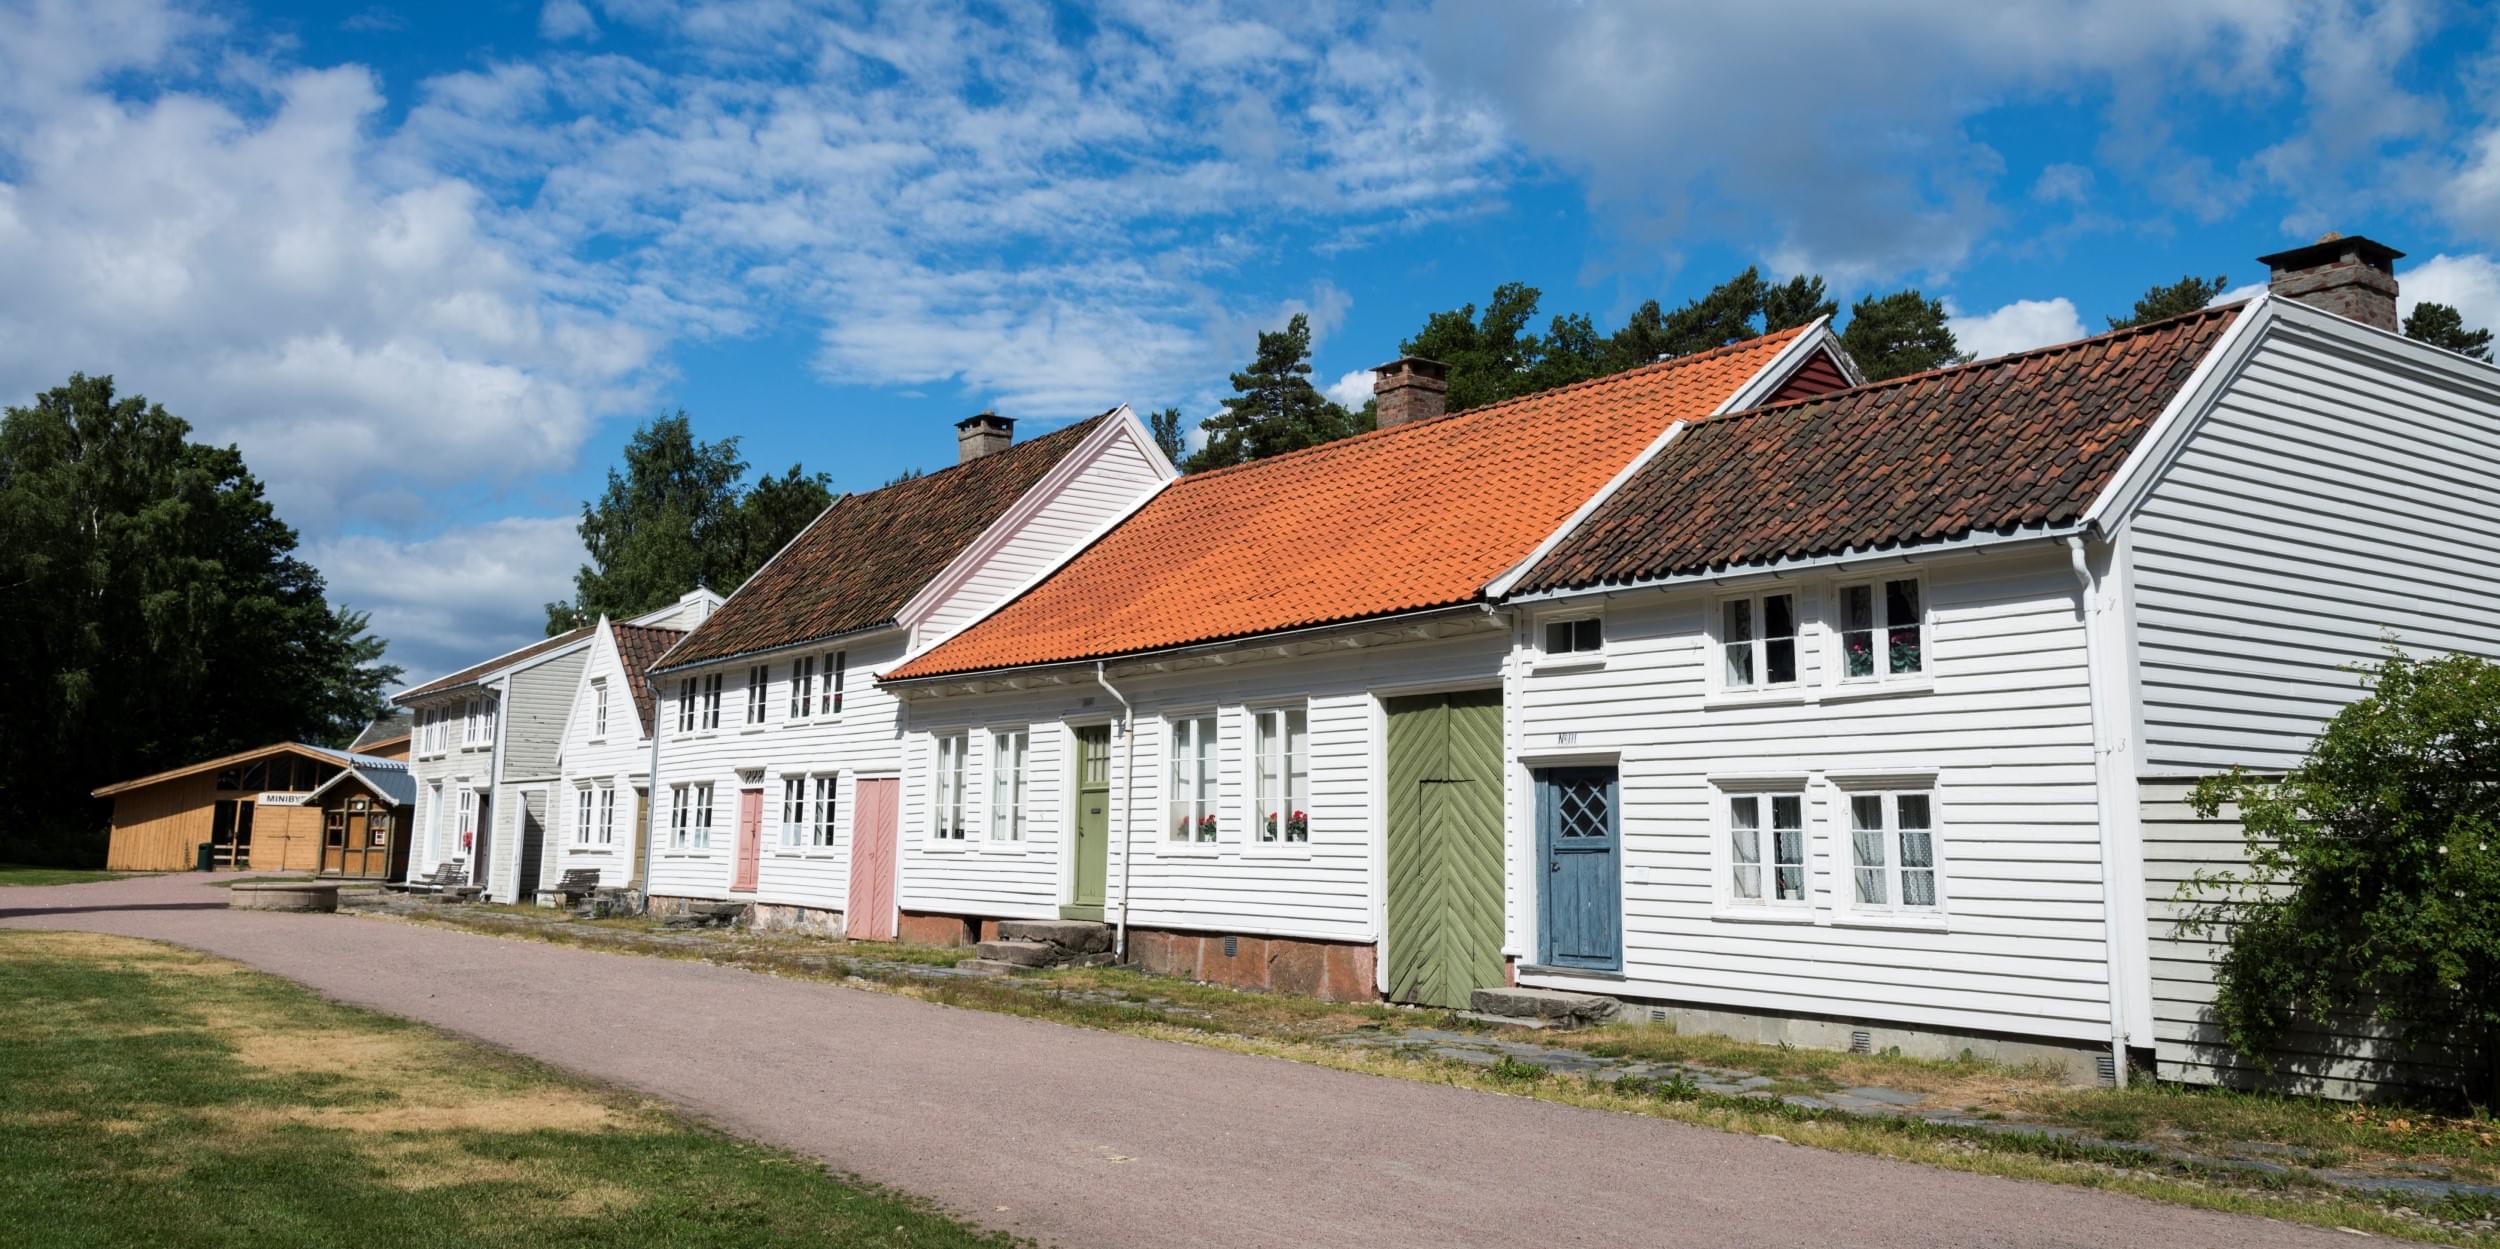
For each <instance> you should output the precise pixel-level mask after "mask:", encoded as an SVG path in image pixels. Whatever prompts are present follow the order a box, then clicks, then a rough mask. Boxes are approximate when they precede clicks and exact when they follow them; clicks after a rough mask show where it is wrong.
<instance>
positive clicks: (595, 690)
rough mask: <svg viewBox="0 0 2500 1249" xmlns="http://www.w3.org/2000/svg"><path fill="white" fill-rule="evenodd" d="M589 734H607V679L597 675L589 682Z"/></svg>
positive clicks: (604, 735) (596, 735) (594, 735)
mask: <svg viewBox="0 0 2500 1249" xmlns="http://www.w3.org/2000/svg"><path fill="white" fill-rule="evenodd" d="M590 735H591V736H592V737H594V738H598V737H606V736H607V735H608V679H607V678H606V677H599V678H597V679H595V680H593V681H592V682H591V683H590Z"/></svg>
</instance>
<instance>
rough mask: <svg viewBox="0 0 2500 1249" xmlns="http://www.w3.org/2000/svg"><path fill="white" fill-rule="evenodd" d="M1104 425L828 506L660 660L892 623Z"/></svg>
mask: <svg viewBox="0 0 2500 1249" xmlns="http://www.w3.org/2000/svg"><path fill="white" fill-rule="evenodd" d="M1108 419H1110V415H1109V414H1108V413H1106V414H1104V415H1102V416H1097V417H1094V418H1093V419H1091V420H1085V421H1079V422H1077V423H1076V424H1074V425H1070V426H1068V427H1067V428H1065V429H1061V430H1055V431H1053V432H1051V433H1048V434H1045V435H1043V436H1042V437H1039V438H1036V439H1033V440H1032V441H1030V442H1020V443H1017V444H1016V445H1014V446H1012V447H1009V448H1007V449H1006V450H1004V451H997V452H993V453H991V454H989V455H985V456H982V457H981V458H980V459H977V460H974V461H972V462H970V463H968V464H957V465H954V466H953V467H950V468H946V469H942V470H940V471H938V472H934V473H931V474H929V475H928V476H926V477H915V478H913V479H911V480H910V481H905V482H897V483H895V484H894V485H891V486H887V487H885V488H884V489H882V490H871V491H869V492H868V493H866V494H851V495H844V496H843V497H841V498H839V499H836V500H834V502H833V506H831V507H828V508H826V509H825V511H824V514H823V515H821V516H818V517H817V518H816V519H815V521H814V522H813V523H811V524H809V525H808V527H807V529H806V530H805V531H804V532H802V533H800V535H799V536H798V537H797V538H796V539H794V540H793V541H792V542H791V543H790V545H789V547H788V548H787V549H785V550H784V551H782V552H781V554H779V555H777V556H775V557H773V559H772V560H771V561H769V562H767V563H766V564H765V565H764V566H763V567H762V568H760V569H757V570H756V573H755V575H754V576H752V577H749V578H747V583H746V584H745V585H742V586H740V587H738V591H737V593H735V594H732V595H730V596H729V600H728V601H727V602H725V603H723V604H721V606H720V608H719V609H718V610H717V611H714V612H713V613H712V615H711V617H710V618H709V619H707V620H705V621H704V622H703V623H702V624H700V625H698V626H696V627H695V630H694V632H693V633H691V634H689V635H687V637H686V640H685V641H683V642H680V643H678V644H677V647H676V649H674V650H672V651H670V652H669V653H668V654H667V655H666V656H665V657H664V658H663V659H662V661H661V662H662V663H663V664H665V665H667V666H669V667H677V666H681V665H684V664H694V663H704V662H708V661H711V660H717V659H727V658H730V657H732V656H735V655H744V654H749V653H751V652H754V651H761V650H770V649H772V648H774V647H777V646H795V645H797V644H799V643H801V642H809V641H814V640H815V639H817V638H827V637H833V636H836V635H838V634H844V633H856V632H858V631H860V630H862V629H873V628H876V627H878V626H880V625H886V624H891V623H893V621H894V616H895V613H897V612H899V611H901V610H902V608H903V604H905V603H908V602H910V601H911V597H912V596H913V595H914V594H917V593H919V592H920V589H921V587H923V586H925V585H927V584H928V583H929V580H930V578H932V577H935V576H937V574H938V572H939V571H940V570H941V569H943V568H945V567H946V565H947V564H948V563H949V562H950V561H952V560H953V559H954V558H955V557H956V556H957V555H958V554H961V553H962V551H963V549H964V548H965V547H967V546H969V545H971V544H972V540H973V539H974V538H977V537H979V536H980V535H981V532H982V531H983V530H985V529H988V528H989V527H990V525H991V524H992V523H993V522H995V521H996V520H997V519H998V518H999V517H1000V516H1001V515H1003V514H1005V512H1006V511H1007V509H1008V508H1010V507H1012V506H1014V505H1015V502H1016V500H1018V499H1020V498H1023V497H1024V494H1025V492H1026V491H1028V490H1031V489H1032V488H1033V486H1034V484H1035V483H1037V482H1039V481H1040V480H1041V479H1042V478H1043V477H1044V476H1045V475H1047V474H1048V473H1049V472H1050V470H1051V469H1052V468H1054V467H1057V466H1058V464H1059V462H1060V461H1061V460H1063V459H1065V458H1067V455H1068V453H1069V452H1071V451H1074V450H1075V449H1076V447H1077V444H1079V443H1081V442H1083V441H1085V437H1086V435H1088V434H1090V433H1092V432H1093V431H1094V429H1095V428H1096V427H1097V426H1099V425H1100V424H1101V423H1102V422H1103V421H1105V420H1108Z"/></svg>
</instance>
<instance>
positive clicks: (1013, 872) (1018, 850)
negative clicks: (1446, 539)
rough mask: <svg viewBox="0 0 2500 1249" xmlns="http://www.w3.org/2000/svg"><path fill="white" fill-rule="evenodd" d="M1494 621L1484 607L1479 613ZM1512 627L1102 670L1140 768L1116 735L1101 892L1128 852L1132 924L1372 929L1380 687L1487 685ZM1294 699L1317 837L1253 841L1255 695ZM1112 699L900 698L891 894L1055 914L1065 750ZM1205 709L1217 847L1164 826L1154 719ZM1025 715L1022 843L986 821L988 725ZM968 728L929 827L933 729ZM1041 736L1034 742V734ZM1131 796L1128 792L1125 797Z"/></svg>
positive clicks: (1299, 933)
mask: <svg viewBox="0 0 2500 1249" xmlns="http://www.w3.org/2000/svg"><path fill="white" fill-rule="evenodd" d="M1487 624H1488V625H1489V622H1487ZM1508 647H1509V634H1508V632H1507V631H1503V630H1499V629H1494V628H1490V627H1484V628H1481V629H1480V630H1479V631H1476V632H1472V633H1469V634H1467V635H1465V636H1461V637H1452V638H1442V639H1432V640H1421V639H1418V640H1408V641H1396V642H1383V643H1380V644H1376V645H1370V646H1364V647H1360V648H1355V649H1347V650H1338V651H1332V652H1326V653H1321V654H1311V655H1302V656H1294V657H1289V658H1274V659H1247V660H1242V661H1240V662H1237V663H1233V664H1229V665H1226V666H1223V667H1209V668H1195V669H1189V670H1185V671H1181V672H1175V673H1164V674H1143V673H1137V672H1126V671H1123V669H1122V668H1121V667H1120V666H1119V665H1113V667H1112V669H1111V680H1112V683H1113V684H1114V685H1116V686H1118V687H1119V689H1120V692H1121V693H1122V694H1124V695H1126V696H1127V697H1128V698H1129V699H1130V700H1131V701H1132V702H1133V703H1134V705H1135V707H1136V740H1135V743H1134V746H1135V758H1136V772H1137V782H1136V785H1135V787H1134V789H1133V790H1132V789H1130V788H1129V787H1127V785H1126V783H1125V782H1126V779H1127V769H1128V758H1129V747H1130V743H1127V742H1124V741H1122V740H1120V739H1118V738H1117V737H1115V738H1114V739H1113V741H1112V746H1111V790H1112V793H1111V801H1112V812H1113V824H1114V830H1115V831H1114V833H1113V846H1112V853H1111V856H1110V866H1109V872H1108V875H1109V880H1108V885H1109V890H1108V893H1109V902H1108V905H1109V908H1110V911H1111V913H1114V914H1116V913H1117V912H1118V911H1119V909H1120V906H1121V901H1122V899H1121V877H1122V859H1123V856H1129V862H1128V867H1127V874H1128V877H1129V893H1128V898H1127V901H1128V920H1129V922H1130V923H1131V924H1132V925H1136V926H1141V927H1154V928H1175V929H1188V930H1198V931H1209V932H1238V933H1252V934H1264V935H1272V936H1285V937H1299V938H1308V939H1317V940H1332V941H1366V942H1367V941H1374V940H1377V939H1378V925H1377V923H1376V921H1375V904H1374V899H1375V896H1376V885H1377V878H1376V874H1375V872H1374V870H1373V854H1374V847H1375V845H1376V838H1377V833H1378V828H1379V809H1378V805H1377V801H1376V798H1377V795H1376V792H1375V787H1374V784H1373V779H1372V778H1373V775H1374V770H1375V767H1376V763H1375V758H1376V752H1377V750H1378V749H1379V739H1378V731H1377V728H1376V725H1377V723H1378V698H1379V696H1380V694H1381V692H1383V691H1392V692H1394V691H1395V690H1398V689H1400V688H1404V687H1412V686H1415V685H1419V684H1430V685H1448V686H1468V685H1473V686H1476V687H1491V686H1495V685H1497V684H1499V682H1500V680H1501V675H1502V671H1503V667H1504V664H1505V661H1506V656H1507V653H1508ZM1293 704H1299V705H1302V706H1304V707H1305V708H1306V712H1307V715H1308V717H1309V721H1308V723H1309V729H1310V741H1309V748H1310V756H1309V767H1310V791H1311V799H1310V807H1309V808H1308V811H1309V815H1310V824H1311V839H1310V842H1309V843H1308V844H1307V845H1303V846H1291V847H1265V846H1259V845H1256V844H1254V843H1253V841H1252V839H1251V837H1250V836H1249V833H1250V827H1251V819H1252V815H1251V807H1252V804H1253V800H1254V795H1253V794H1252V793H1251V792H1250V774H1249V772H1248V770H1247V760H1248V757H1249V751H1250V742H1251V734H1252V721H1251V716H1252V714H1253V710H1254V709H1256V708H1263V707H1269V706H1277V705H1293ZM1117 707H1118V703H1117V702H1116V701H1115V700H1114V699H1113V698H1112V697H1111V696H1110V695H1109V694H1108V693H1107V692H1105V691H1104V690H1103V689H1102V688H1101V687H1100V686H1098V685H1094V684H1092V683H1091V682H1090V681H1083V680H1079V681H1076V682H1074V683H1071V684H1069V685H1065V686H1061V687H1057V688H1054V689H1050V690H1045V691H1027V692H1020V693H998V694H977V695H976V694H958V695H953V696H947V697H934V696H924V697H922V698H920V699H918V700H916V701H915V702H914V703H913V704H912V707H911V711H910V746H909V750H910V758H911V761H912V763H911V767H910V769H909V770H908V772H907V773H906V779H905V783H904V789H903V825H902V828H903V841H902V853H903V858H904V869H903V874H902V875H903V903H902V904H903V907H904V909H906V910H925V911H942V912H948V913H960V914H976V915H985V916H1000V917H1007V918H1040V917H1047V916H1051V915H1055V914H1056V913H1057V908H1058V906H1059V905H1060V903H1061V902H1062V901H1064V900H1065V899H1066V897H1067V896H1068V894H1067V891H1068V888H1069V886H1070V884H1071V878H1070V876H1069V875H1068V865H1067V862H1066V859H1067V854H1066V847H1067V846H1068V845H1069V836H1070V828H1071V825H1070V822H1069V820H1068V798H1069V795H1070V793H1071V792H1072V791H1071V789H1070V785H1071V780H1070V778H1069V776H1068V774H1067V770H1066V768H1065V766H1064V764H1065V761H1066V760H1068V759H1069V758H1071V757H1072V756H1071V755H1070V754H1069V743H1070V741H1071V740H1072V733H1073V730H1072V729H1071V728H1070V727H1069V726H1072V725H1078V724H1100V723H1106V722H1108V721H1110V720H1111V719H1112V718H1113V716H1114V713H1115V712H1116V710H1117ZM1210 712H1211V713H1213V714H1214V715H1215V716H1216V718H1217V746H1218V749H1217V759H1218V777H1219V779H1218V784H1217V801H1218V802H1219V804H1220V811H1219V816H1218V819H1219V823H1218V829H1219V832H1218V840H1217V841H1216V843H1215V845H1214V846H1213V847H1212V848H1208V847H1202V846H1198V845H1194V844H1190V845H1181V844H1175V843H1174V842H1172V841H1171V840H1169V839H1168V837H1167V836H1166V831H1167V830H1166V829H1165V827H1164V824H1165V814H1166V812H1167V811H1168V810H1169V806H1168V798H1167V793H1166V790H1167V782H1166V777H1167V771H1168V770H1167V768H1166V767H1165V764H1164V760H1165V758H1166V750H1167V743H1168V737H1167V730H1166V724H1167V722H1168V720H1169V719H1171V718H1175V717H1179V716H1184V715H1194V714H1204V713H1210ZM1026 724H1029V725H1031V726H1032V729H1031V731H1032V734H1033V739H1032V740H1033V756H1032V773H1031V776H1030V778H1029V780H1028V783H1027V789H1028V795H1029V797H1028V802H1029V803H1030V805H1031V807H1032V809H1033V810H1034V811H1035V813H1036V814H1035V818H1034V820H1033V821H1032V830H1031V832H1030V834H1029V835H1028V837H1027V839H1026V842H1025V844H1024V845H1022V846H1021V847H999V846H995V845H991V844H988V843H987V842H986V840H985V836H986V830H987V827H988V824H987V816H988V803H989V774H988V768H989V759H988V750H987V746H986V741H985V736H986V734H987V732H988V731H991V730H995V729H999V728H1003V727H1007V726H1011V725H1026ZM953 731H966V732H969V733H970V734H971V735H972V736H971V740H972V747H973V749H972V752H971V757H970V762H969V766H968V767H967V769H966V773H967V775H966V790H967V802H966V819H967V821H968V823H969V825H970V827H971V829H972V837H971V838H970V839H968V841H967V843H966V844H964V845H962V846H960V847H959V846H952V845H942V844H939V843H937V842H935V841H933V839H932V838H931V837H930V835H929V830H930V827H931V816H930V811H929V806H928V803H929V798H930V793H929V778H930V772H931V767H930V763H931V760H932V759H933V757H934V751H935V746H934V745H933V742H934V740H935V734H938V733H942V732H953ZM1045 741H1048V742H1049V743H1050V744H1051V746H1050V749H1049V750H1048V751H1047V752H1046V751H1045V750H1044V742H1045ZM1124 802H1125V803H1126V804H1127V805H1126V806H1125V807H1124V806H1123V805H1122V804H1123V803H1124Z"/></svg>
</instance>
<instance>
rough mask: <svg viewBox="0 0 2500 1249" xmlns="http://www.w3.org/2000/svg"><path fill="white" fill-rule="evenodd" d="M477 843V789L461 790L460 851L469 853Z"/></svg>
mask: <svg viewBox="0 0 2500 1249" xmlns="http://www.w3.org/2000/svg"><path fill="white" fill-rule="evenodd" d="M476 844H477V791H476V790H474V789H464V790H461V791H460V853H462V854H464V855H465V854H467V853H468V852H469V847H471V846H474V845H476Z"/></svg>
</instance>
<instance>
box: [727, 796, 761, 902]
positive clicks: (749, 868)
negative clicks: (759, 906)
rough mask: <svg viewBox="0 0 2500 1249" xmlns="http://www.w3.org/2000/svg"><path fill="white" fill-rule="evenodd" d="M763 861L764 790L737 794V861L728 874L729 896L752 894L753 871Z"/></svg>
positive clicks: (753, 885)
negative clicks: (731, 894) (733, 894)
mask: <svg viewBox="0 0 2500 1249" xmlns="http://www.w3.org/2000/svg"><path fill="white" fill-rule="evenodd" d="M763 858H764V791H763V790H760V789H741V790H739V791H738V862H737V866H736V867H735V868H734V869H733V870H732V871H731V872H730V876H729V891H730V892H731V893H753V892H755V869H756V867H757V865H758V864H759V863H761V862H762V861H763Z"/></svg>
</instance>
